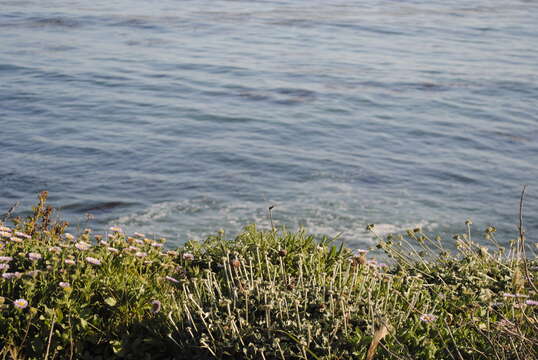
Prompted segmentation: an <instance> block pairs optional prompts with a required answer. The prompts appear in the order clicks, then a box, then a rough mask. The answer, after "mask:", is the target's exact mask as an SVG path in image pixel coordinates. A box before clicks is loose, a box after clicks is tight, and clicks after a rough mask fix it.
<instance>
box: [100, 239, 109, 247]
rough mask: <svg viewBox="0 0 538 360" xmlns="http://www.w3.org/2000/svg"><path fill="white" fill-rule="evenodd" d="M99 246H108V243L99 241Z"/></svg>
mask: <svg viewBox="0 0 538 360" xmlns="http://www.w3.org/2000/svg"><path fill="white" fill-rule="evenodd" d="M99 245H103V246H108V241H106V240H101V241H99Z"/></svg>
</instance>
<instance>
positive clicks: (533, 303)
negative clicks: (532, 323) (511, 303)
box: [525, 300, 538, 306]
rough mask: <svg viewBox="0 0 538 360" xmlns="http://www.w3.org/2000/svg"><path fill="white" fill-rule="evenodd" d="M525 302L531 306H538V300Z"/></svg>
mask: <svg viewBox="0 0 538 360" xmlns="http://www.w3.org/2000/svg"><path fill="white" fill-rule="evenodd" d="M525 304H527V305H531V306H538V301H536V300H525Z"/></svg>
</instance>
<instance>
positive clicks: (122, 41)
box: [0, 0, 538, 247]
mask: <svg viewBox="0 0 538 360" xmlns="http://www.w3.org/2000/svg"><path fill="white" fill-rule="evenodd" d="M524 184H527V185H528V193H527V197H526V202H525V204H524V205H525V212H524V216H525V218H524V220H525V224H526V227H527V233H528V236H529V240H530V241H535V240H536V239H537V238H538V195H537V194H538V2H536V1H519V0H515V1H499V0H487V1H486V0H477V1H472V2H469V1H461V0H455V1H438V0H433V1H375V0H372V1H350V0H334V1H317V0H309V1H303V0H293V1H290V0H281V1H253V0H248V1H246V0H235V1H215V0H212V1H206V0H196V1H171V0H161V1H148V0H145V1H137V0H129V1H127V0H119V1H101V0H96V1H91V2H87V1H65V0H51V1H47V2H43V1H36V0H26V1H24V0H17V1H5V0H0V214H2V213H4V212H5V211H7V210H8V209H9V208H10V206H11V205H13V204H14V203H16V202H19V203H20V205H19V206H18V208H17V213H18V214H20V215H25V214H27V211H28V209H29V208H30V206H31V205H32V204H33V203H35V198H36V195H37V193H38V192H39V191H42V190H48V191H49V193H50V202H51V204H53V205H55V206H57V207H58V208H59V209H60V214H61V216H62V217H63V218H64V219H67V220H69V221H70V222H71V224H72V227H73V228H72V231H74V232H76V231H78V230H77V229H80V228H84V227H88V226H89V227H92V228H94V229H95V230H98V231H104V230H105V229H107V228H108V227H109V226H111V225H119V226H122V227H124V228H125V229H126V230H128V231H140V232H146V234H148V235H152V236H164V237H167V238H168V240H169V242H170V243H172V244H179V243H182V242H184V241H186V240H188V239H201V238H204V237H206V236H207V235H208V234H210V233H214V232H215V231H216V230H218V229H220V228H223V229H224V230H225V231H226V232H227V233H228V236H229V237H232V236H234V234H236V233H237V232H238V231H239V230H240V229H241V228H242V227H243V226H244V225H246V224H249V223H252V222H256V223H258V224H259V226H261V227H269V226H270V223H269V220H268V207H269V206H272V205H274V206H275V207H274V209H273V211H272V215H273V220H274V222H275V224H278V225H285V226H287V227H288V228H290V229H296V228H298V227H301V226H304V227H306V228H307V229H308V230H309V231H310V232H312V233H314V234H316V235H320V236H321V235H327V236H330V237H334V236H337V235H338V236H339V238H340V239H342V240H344V241H345V242H346V244H347V245H349V246H356V247H359V246H361V247H362V246H369V245H371V244H372V243H373V240H372V237H371V236H370V235H369V234H368V233H367V232H366V231H365V227H366V225H367V224H370V223H375V224H378V229H379V231H380V233H383V234H384V233H389V232H396V231H400V230H403V229H406V228H410V227H416V226H422V227H424V228H425V229H426V230H427V231H430V232H432V233H442V234H444V235H447V237H448V239H450V235H451V234H454V233H458V232H463V231H464V230H465V225H464V222H465V220H466V219H469V218H470V219H472V220H473V223H474V227H475V228H476V234H477V237H478V238H479V237H480V233H481V231H482V230H483V229H484V228H485V227H486V226H488V225H490V224H493V225H495V226H496V227H497V229H498V238H499V240H500V241H501V242H507V241H509V240H510V239H513V238H515V236H516V225H517V219H518V206H519V196H520V192H521V189H522V186H523V185H524ZM87 214H91V219H90V220H88V219H87ZM447 241H450V240H447Z"/></svg>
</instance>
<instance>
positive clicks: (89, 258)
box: [86, 256, 101, 265]
mask: <svg viewBox="0 0 538 360" xmlns="http://www.w3.org/2000/svg"><path fill="white" fill-rule="evenodd" d="M86 261H87V262H89V263H90V264H93V265H101V260H99V259H96V258H93V257H91V256H87V257H86Z"/></svg>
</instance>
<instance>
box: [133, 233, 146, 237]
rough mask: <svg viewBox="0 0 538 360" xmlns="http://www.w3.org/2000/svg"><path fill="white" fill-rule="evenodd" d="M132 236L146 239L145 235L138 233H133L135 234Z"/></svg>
mask: <svg viewBox="0 0 538 360" xmlns="http://www.w3.org/2000/svg"><path fill="white" fill-rule="evenodd" d="M133 236H136V237H140V238H143V237H146V235H144V234H141V233H138V232H135V233H134V234H133Z"/></svg>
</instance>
